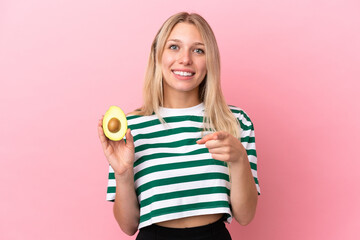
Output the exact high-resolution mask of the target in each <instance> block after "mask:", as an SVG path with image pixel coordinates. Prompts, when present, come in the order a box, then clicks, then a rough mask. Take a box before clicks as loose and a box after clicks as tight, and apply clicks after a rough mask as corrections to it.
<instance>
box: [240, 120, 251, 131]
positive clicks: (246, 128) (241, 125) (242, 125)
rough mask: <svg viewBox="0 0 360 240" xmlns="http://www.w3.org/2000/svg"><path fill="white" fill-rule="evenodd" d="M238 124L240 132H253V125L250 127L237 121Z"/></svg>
mask: <svg viewBox="0 0 360 240" xmlns="http://www.w3.org/2000/svg"><path fill="white" fill-rule="evenodd" d="M239 123H240V127H241V129H242V130H244V131H246V130H254V128H253V125H252V124H251V125H250V126H247V125H245V124H244V123H243V122H242V121H239Z"/></svg>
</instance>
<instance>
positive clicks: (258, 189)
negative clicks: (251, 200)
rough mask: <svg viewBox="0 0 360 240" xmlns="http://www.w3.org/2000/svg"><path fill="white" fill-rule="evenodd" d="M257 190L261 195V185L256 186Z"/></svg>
mask: <svg viewBox="0 0 360 240" xmlns="http://www.w3.org/2000/svg"><path fill="white" fill-rule="evenodd" d="M256 189H257V191H258V193H260V187H259V184H256Z"/></svg>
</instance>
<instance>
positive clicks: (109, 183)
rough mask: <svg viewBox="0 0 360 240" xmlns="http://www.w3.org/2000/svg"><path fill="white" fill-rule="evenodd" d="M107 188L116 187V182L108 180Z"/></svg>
mask: <svg viewBox="0 0 360 240" xmlns="http://www.w3.org/2000/svg"><path fill="white" fill-rule="evenodd" d="M108 187H116V180H115V179H109V180H108Z"/></svg>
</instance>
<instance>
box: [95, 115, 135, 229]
mask: <svg viewBox="0 0 360 240" xmlns="http://www.w3.org/2000/svg"><path fill="white" fill-rule="evenodd" d="M98 135H99V139H100V142H101V145H102V148H103V151H104V154H105V156H106V159H107V160H108V162H109V164H110V165H111V167H112V169H113V170H114V176H115V181H116V193H115V202H114V207H113V211H114V217H115V219H116V221H117V222H118V224H119V226H120V228H121V230H122V231H123V232H124V233H126V234H127V235H134V234H135V233H136V231H137V228H138V225H139V221H140V210H139V205H138V200H137V196H136V193H135V186H134V172H133V163H134V159H135V146H134V140H133V136H132V134H131V131H130V129H128V130H127V132H126V139H127V141H126V142H125V141H124V140H123V139H122V140H121V141H116V142H114V141H111V140H109V139H107V138H106V137H105V135H104V132H103V130H102V119H100V120H99V123H98Z"/></svg>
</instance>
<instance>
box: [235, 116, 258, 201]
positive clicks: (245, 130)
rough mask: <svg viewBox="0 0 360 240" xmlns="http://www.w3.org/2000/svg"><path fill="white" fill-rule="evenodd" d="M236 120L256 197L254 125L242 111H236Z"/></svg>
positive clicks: (256, 177)
mask: <svg viewBox="0 0 360 240" xmlns="http://www.w3.org/2000/svg"><path fill="white" fill-rule="evenodd" d="M237 118H238V120H239V123H240V127H241V143H242V145H243V146H244V148H245V149H246V153H247V155H248V159H249V162H250V167H251V173H252V175H253V177H254V181H255V184H256V189H257V191H258V195H260V186H259V180H258V175H257V155H256V146H255V131H254V125H253V123H252V122H251V120H250V118H249V116H248V115H247V114H246V113H245V112H244V111H242V110H239V111H238V113H237Z"/></svg>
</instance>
